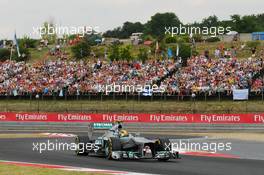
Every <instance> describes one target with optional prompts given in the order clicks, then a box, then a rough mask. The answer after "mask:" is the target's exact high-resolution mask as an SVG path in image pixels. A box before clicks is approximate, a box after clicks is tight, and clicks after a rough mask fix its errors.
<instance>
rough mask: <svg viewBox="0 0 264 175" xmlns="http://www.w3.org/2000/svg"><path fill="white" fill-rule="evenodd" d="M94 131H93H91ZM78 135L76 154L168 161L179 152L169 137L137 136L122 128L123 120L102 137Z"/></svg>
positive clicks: (117, 158)
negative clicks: (174, 148) (150, 137)
mask: <svg viewBox="0 0 264 175" xmlns="http://www.w3.org/2000/svg"><path fill="white" fill-rule="evenodd" d="M91 132H93V131H91ZM91 132H90V133H89V134H88V135H89V136H77V137H76V138H75V143H76V145H77V146H76V148H77V149H76V155H78V156H80V155H95V156H103V157H106V158H108V159H114V160H121V159H156V160H159V161H168V160H169V159H178V158H179V152H172V149H171V143H170V141H169V139H154V140H153V139H148V138H145V137H140V136H135V135H133V134H131V133H128V132H127V131H126V130H124V129H123V128H122V124H121V122H117V123H116V124H114V125H113V126H112V128H111V129H109V130H108V131H106V132H105V133H104V134H103V135H102V136H101V137H97V138H96V139H91V138H92V133H91Z"/></svg>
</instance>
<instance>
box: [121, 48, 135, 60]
mask: <svg viewBox="0 0 264 175" xmlns="http://www.w3.org/2000/svg"><path fill="white" fill-rule="evenodd" d="M120 58H121V59H122V60H127V61H129V60H131V59H132V55H131V48H130V47H129V46H126V47H124V48H121V50H120Z"/></svg>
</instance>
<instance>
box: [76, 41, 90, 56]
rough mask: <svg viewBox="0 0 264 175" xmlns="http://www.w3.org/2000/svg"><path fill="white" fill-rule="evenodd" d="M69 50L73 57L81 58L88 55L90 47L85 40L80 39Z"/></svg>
mask: <svg viewBox="0 0 264 175" xmlns="http://www.w3.org/2000/svg"><path fill="white" fill-rule="evenodd" d="M71 51H72V53H73V55H74V57H75V58H77V59H82V58H84V57H88V56H89V55H90V53H91V47H90V45H89V44H88V43H87V42H85V41H81V42H79V43H78V44H76V45H74V46H73V47H72V48H71Z"/></svg>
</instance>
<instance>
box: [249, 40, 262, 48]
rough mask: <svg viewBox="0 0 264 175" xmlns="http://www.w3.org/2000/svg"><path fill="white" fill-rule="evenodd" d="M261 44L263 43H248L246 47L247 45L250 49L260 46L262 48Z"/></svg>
mask: <svg viewBox="0 0 264 175" xmlns="http://www.w3.org/2000/svg"><path fill="white" fill-rule="evenodd" d="M260 44H261V43H260V42H259V41H248V42H247V43H246V45H247V47H248V48H254V47H258V46H260Z"/></svg>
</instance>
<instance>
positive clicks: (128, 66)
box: [0, 60, 175, 95]
mask: <svg viewBox="0 0 264 175" xmlns="http://www.w3.org/2000/svg"><path fill="white" fill-rule="evenodd" d="M174 67H175V66H174V61H173V60H163V61H159V60H155V61H154V60H149V61H146V62H145V63H142V62H138V61H133V62H127V61H113V62H107V61H101V60H98V61H94V62H92V61H88V62H84V61H66V60H57V61H45V62H44V63H35V64H29V63H24V62H15V61H5V62H2V63H0V94H2V95H7V94H9V95H23V94H30V93H31V94H40V93H41V94H44V95H52V94H53V93H57V94H60V95H63V93H65V91H67V94H69V95H78V94H80V93H97V92H100V90H101V89H100V88H99V86H106V85H110V84H113V83H115V84H117V85H141V86H145V85H150V84H153V83H155V82H156V81H158V80H159V79H160V78H162V77H163V76H165V75H166V74H168V73H169V72H170V69H172V68H174Z"/></svg>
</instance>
